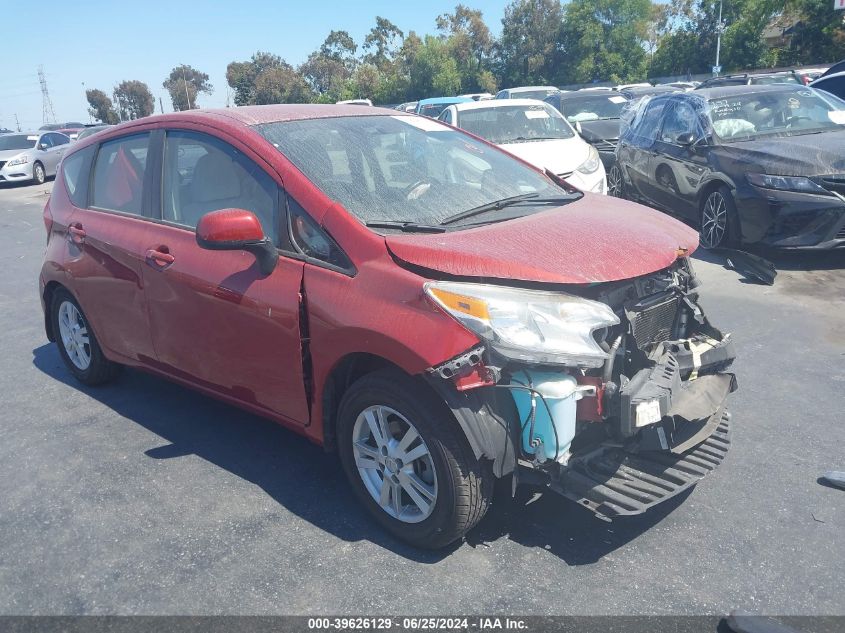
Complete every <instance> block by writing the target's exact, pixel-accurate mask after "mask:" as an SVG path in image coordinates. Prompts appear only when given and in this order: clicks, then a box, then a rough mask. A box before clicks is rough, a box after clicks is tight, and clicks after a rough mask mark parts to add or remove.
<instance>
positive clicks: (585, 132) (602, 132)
mask: <svg viewBox="0 0 845 633" xmlns="http://www.w3.org/2000/svg"><path fill="white" fill-rule="evenodd" d="M619 124H620V120H619V119H604V120H600V121H581V136H582V138H583V139H584V140H585V141H587V142H591V143H595V142H596V141H604V140H616V139H618V138H619Z"/></svg>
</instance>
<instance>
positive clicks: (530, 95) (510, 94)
mask: <svg viewBox="0 0 845 633" xmlns="http://www.w3.org/2000/svg"><path fill="white" fill-rule="evenodd" d="M556 92H561V91H560V89H559V88H555V87H554V86H519V87H517V88H508V89H507V90H499V92H497V93H496V99H537V100H538V101H542V100H543V99H545V98H546V97H548V96H549V95H553V94H555V93H556Z"/></svg>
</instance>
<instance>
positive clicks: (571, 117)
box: [560, 94, 628, 123]
mask: <svg viewBox="0 0 845 633" xmlns="http://www.w3.org/2000/svg"><path fill="white" fill-rule="evenodd" d="M626 103H628V100H627V99H626V98H625V97H623V96H622V95H618V94H610V95H592V96H589V97H578V98H576V99H561V101H560V107H561V111H562V112H563V116H565V117H566V119H567V121H569V122H570V123H577V122H578V121H597V120H599V119H618V118H619V117H620V116H621V115H622V109H623V108H624V107H625V104H626Z"/></svg>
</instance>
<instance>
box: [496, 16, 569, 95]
mask: <svg viewBox="0 0 845 633" xmlns="http://www.w3.org/2000/svg"><path fill="white" fill-rule="evenodd" d="M562 19H563V10H562V8H561V4H560V2H559V1H558V0H514V1H513V2H512V3H511V4H509V5H508V6H507V7H505V17H504V18H502V37H501V39H500V40H499V46H498V57H499V60H498V66H499V78H500V83H501V84H502V85H503V86H518V85H521V84H522V85H526V84H547V83H550V82H552V81H554V79H555V78H556V77H557V75H558V68H559V66H560V64H561V61H562V60H561V54H560V53H561V50H560V46H559V36H560V28H561V23H562Z"/></svg>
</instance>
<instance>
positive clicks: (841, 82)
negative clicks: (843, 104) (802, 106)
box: [810, 61, 845, 99]
mask: <svg viewBox="0 0 845 633" xmlns="http://www.w3.org/2000/svg"><path fill="white" fill-rule="evenodd" d="M810 85H811V86H812V87H813V88H817V89H819V90H824V91H825V92H829V93H830V94H832V95H835V96H837V97H839V98H840V99H845V61H843V62H839V63H838V64H834V65H833V66H831V67H830V68H828V69H827V70H826V71H825V72H824V73H822V74H821V75H820V76H819V77H818V79H816V80H815V81H813V82H812V83H811V84H810Z"/></svg>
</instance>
